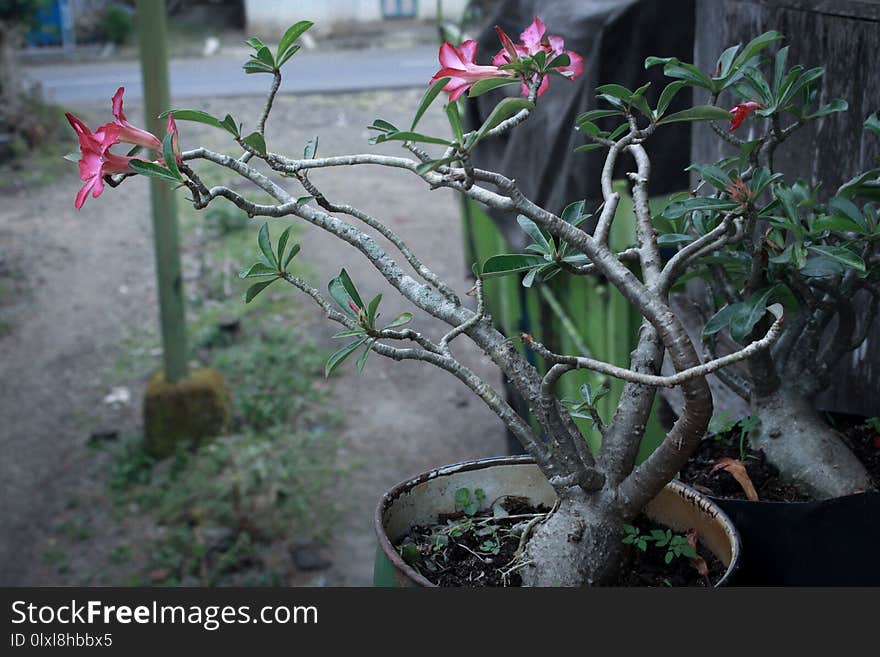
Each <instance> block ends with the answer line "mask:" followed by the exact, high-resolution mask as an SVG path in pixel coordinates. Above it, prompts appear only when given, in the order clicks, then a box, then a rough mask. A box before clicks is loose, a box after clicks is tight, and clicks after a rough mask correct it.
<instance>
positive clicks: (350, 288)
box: [339, 269, 364, 308]
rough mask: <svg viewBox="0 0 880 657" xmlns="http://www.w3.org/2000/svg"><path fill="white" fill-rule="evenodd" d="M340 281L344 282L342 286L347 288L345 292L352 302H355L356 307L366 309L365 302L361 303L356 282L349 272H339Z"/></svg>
mask: <svg viewBox="0 0 880 657" xmlns="http://www.w3.org/2000/svg"><path fill="white" fill-rule="evenodd" d="M339 279H340V281H341V282H342V285H343V286H344V287H345V291H346V292H348V296H349V297H351V300H352V301H354V303H355V305H356V306H357V307H358V308H363V307H364V302H363V301H361V295H360V294H358V291H357V288H356V287H355V285H354V282H353V281H352V280H351V277H349V275H348V272H347V271H345V270H344V269H343V270H342V271H340V272H339Z"/></svg>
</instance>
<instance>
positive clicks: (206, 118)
mask: <svg viewBox="0 0 880 657" xmlns="http://www.w3.org/2000/svg"><path fill="white" fill-rule="evenodd" d="M169 114H174V120H175V121H193V122H195V123H204V124H205V125H209V126H212V127H214V128H220V129H221V130H226V131H227V132H229V133H231V134H232V135H234V136H238V130H237V129H236V127H235V121H232V126H231V129H230V125H229V123H227V122H226V120H223V121H221V120H220V119H218V118H217V117H215V116H211V115H210V114H208V113H207V112H203V111H201V110H192V109H175V110H168V111H167V112H162V113H161V114H160V115H159V118H160V119H164V118H167V116H168V115H169ZM226 118H227V119H230V120H231V119H232V117H231V116H229V115H228V114H227V115H226Z"/></svg>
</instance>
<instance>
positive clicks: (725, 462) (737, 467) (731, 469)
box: [709, 456, 758, 502]
mask: <svg viewBox="0 0 880 657" xmlns="http://www.w3.org/2000/svg"><path fill="white" fill-rule="evenodd" d="M718 470H724V471H725V472H728V473H730V474H731V475H732V476H733V478H734V479H736V481H737V483H739V485H740V486H741V487H742V489H743V492H744V493H745V494H746V497H747V498H748V499H750V500H751V501H752V502H757V501H758V491H756V490H755V485H754V484H753V483H752V480H751V478H750V477H749V473H748V470H746V464H745V463H743V462H742V461H740V460H739V459H732V458H730V457H729V456H726V457H724V458H721V459H718V460H717V461H715V465H714V466H712V469H711V470H710V471H709V474H715V473H716V472H717V471H718Z"/></svg>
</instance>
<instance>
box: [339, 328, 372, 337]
mask: <svg viewBox="0 0 880 657" xmlns="http://www.w3.org/2000/svg"><path fill="white" fill-rule="evenodd" d="M360 335H366V333H365V332H364V329H362V328H355V329H346V330H345V331H340V332H339V333H336V334H335V335H334V336H333V337H334V338H353V337H355V336H360Z"/></svg>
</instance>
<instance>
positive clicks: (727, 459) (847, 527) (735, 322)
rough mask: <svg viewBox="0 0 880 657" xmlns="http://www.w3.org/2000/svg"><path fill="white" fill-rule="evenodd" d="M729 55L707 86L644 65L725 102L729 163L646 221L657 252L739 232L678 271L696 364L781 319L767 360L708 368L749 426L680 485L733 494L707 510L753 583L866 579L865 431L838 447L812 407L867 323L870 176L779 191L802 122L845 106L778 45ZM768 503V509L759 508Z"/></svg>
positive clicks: (869, 130)
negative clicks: (726, 227)
mask: <svg viewBox="0 0 880 657" xmlns="http://www.w3.org/2000/svg"><path fill="white" fill-rule="evenodd" d="M765 36H766V38H770V39H772V40H778V39H780V38H781V37H780V35H778V34H775V33H768V35H765ZM738 53H739V50H738V48H737V47H734V48H731V49H729V50H727V51H725V52H724V53H722V55H721V56H720V57H719V59H718V61H717V64H716V67H717V68H716V71H715V74H714V75H712V76H710V75H707V74H706V73H704V72H703V71H701V70H700V69H698V68H697V67H695V66H694V65H692V64H688V63H683V62H680V61H678V60H671V59H652V60H650V61H649V62H647V64H648V65H662V66H663V67H664V70H665V71H666V73H667V75H669V76H671V77H673V78H676V79H679V80H681V83H682V84H684V85H687V86H692V87H694V89H695V93H703V94H705V95H706V96H707V98H708V102H709V103H710V104H711V105H713V106H717V105H718V104H719V97H720V96H721V94H722V93H727V94H732V95H734V96H735V97H736V98H737V100H738V101H739V103H738V104H737V105H736V107H735V108H734V110H732V111H733V112H734V117H733V120H732V121H731V125H730V129H727V130H726V129H724V128H723V127H722V126H720V125H717V124H714V123H713V124H712V127H713V129H714V131H715V132H716V133H717V134H718V136H719V138H721V139H724V140H725V141H727V142H729V143H730V144H732V145H733V146H734V147H735V148H736V150H737V151H738V152H737V153H736V154H735V155H733V156H731V157H727V158H724V159H722V160H720V161H718V162H715V163H711V164H694V165H692V167H691V168H692V170H694V171H695V172H696V173H697V174H698V175H699V178H700V179H699V184H698V185H697V188H696V189H695V190H693V191H691V192H690V193H686V194H682V195H680V197H678V198H673V199H672V202H671V203H670V204H669V205H667V207H666V208H665V210H663V212H662V213H660V214H659V216H657V217H655V223H656V225H657V227H658V229H659V230H660V231H661V232H662V233H663V235H661V237H660V241H661V242H662V243H665V244H676V245H682V246H683V245H689V244H691V243H693V242H695V241H696V240H698V239H700V238H701V236H702V235H703V234H705V232H706V230H707V229H712V228H713V227H715V226H717V225H719V224H723V222H725V221H733V222H737V221H739V222H741V229H740V235H739V238H738V239H735V240H729V241H727V243H726V244H725V245H724V246H723V247H721V248H719V249H717V250H715V251H713V252H712V253H710V254H706V255H705V256H703V257H701V258H698V259H696V260H694V261H693V262H692V263H691V266H690V268H689V273H688V275H687V276H689V277H693V278H694V279H695V280H693V282H691V283H689V284H688V297H689V298H691V299H693V298H696V299H698V300H699V305H698V308H699V312H700V313H701V314H702V321H703V326H701V329H702V342H703V346H704V349H705V351H706V353H707V358H716V357H718V356H719V355H723V354H724V353H726V352H729V351H731V350H733V351H735V350H737V349H740V348H741V346H742V345H747V344H749V343H750V342H751V341H752V340H754V339H756V338H758V337H760V336H761V335H763V332H764V331H765V330H766V329H767V327H768V326H769V323H768V321H767V320H766V318H765V317H764V308H765V307H766V306H767V305H768V304H771V303H780V304H782V305H783V306H784V307H785V314H786V322H785V325H784V326H783V328H782V331H781V334H780V337H779V339H778V340H777V341H776V342H775V343H774V344H773V345H772V346H771V347H770V348H769V349H766V350H763V351H761V352H760V353H758V354H756V355H755V356H754V357H752V358H750V359H749V360H748V361H744V362H743V363H741V364H739V365H737V366H734V367H731V368H728V369H725V370H721V371H718V372H717V373H716V376H718V377H719V379H721V381H722V382H723V383H724V384H725V385H726V386H727V387H728V388H729V389H730V390H732V391H734V392H735V393H736V394H737V395H739V396H740V397H742V399H743V400H745V401H746V402H747V403H748V404H749V406H750V409H751V415H750V416H748V417H744V418H733V419H732V420H725V419H724V418H717V419H718V420H719V421H718V422H717V423H716V424H717V427H715V429H717V430H715V431H711V432H710V433H711V434H715V435H710V436H708V437H707V439H706V441H704V443H703V445H702V446H701V448H700V449H699V450H698V453H697V454H696V455H695V457H694V459H692V461H691V463H689V464H688V466H687V467H686V469H685V471H684V473H683V478H684V479H685V480H686V481H689V482H691V483H693V484H695V485H698V486H700V487H701V489H702V490H705V491H706V492H709V491H712V492H714V493H716V494H718V495H719V496H724V494H725V493H731V492H736V493H738V497H741V498H745V499H742V500H734V501H726V500H723V499H718V500H717V501H718V502H719V504H720V505H721V506H722V508H724V509H725V510H726V511H727V512H728V513H729V514H730V515H731V517H733V518H734V520H735V523H736V524H737V527H738V528H739V529H740V531H741V532H742V534H743V541H744V544H745V547H746V551H745V554H746V555H747V556H746V557H745V563H744V567H743V572H742V573H741V575H743V576H745V577H746V578H748V579H750V580H751V581H754V582H756V583H764V584H857V583H863V584H864V583H869V582H873V583H876V582H880V570H878V568H877V566H876V560H875V559H873V557H872V556H871V555H873V553H875V552H876V547H877V545H878V544H880V533H878V530H877V529H876V528H875V527H874V526H873V523H872V521H871V518H873V517H875V516H876V513H877V512H878V511H880V495H877V494H876V493H869V494H867V495H862V494H861V493H864V492H865V491H872V490H873V489H874V487H875V486H876V483H877V477H878V476H880V470H878V468H877V461H878V460H877V459H876V458H874V457H873V455H874V454H875V453H876V451H877V445H876V444H875V440H874V438H875V436H876V431H872V430H870V426H868V425H867V424H864V423H860V422H851V421H844V422H843V424H848V425H851V426H850V427H849V430H848V435H846V436H845V435H843V432H842V431H839V430H838V428H842V427H837V428H836V427H835V426H832V425H831V424H829V422H828V421H826V419H825V418H823V417H821V416H820V414H819V412H818V411H817V409H816V404H815V398H816V396H817V395H818V394H819V393H821V392H822V391H823V390H825V389H826V388H827V387H828V386H830V385H833V381H832V380H831V373H832V370H833V368H834V366H835V365H836V364H837V363H838V362H839V361H840V360H841V359H842V358H844V357H845V356H846V355H847V354H848V353H849V352H851V351H853V350H855V349H858V348H859V347H860V346H862V345H863V343H864V342H865V341H866V340H867V339H868V334H869V329H870V327H871V326H872V325H873V323H874V319H875V317H876V312H877V307H878V302H880V266H878V265H880V257H878V254H877V244H878V241H880V217H878V209H877V205H876V201H877V200H878V199H880V168H873V169H870V170H868V171H865V172H861V173H859V174H858V175H856V176H854V177H853V178H852V179H850V180H849V181H847V182H845V183H844V184H843V185H841V186H840V188H838V189H836V190H834V189H824V188H823V187H822V186H821V184H810V183H807V182H805V181H803V180H797V181H786V180H785V179H784V177H783V175H782V174H781V173H779V172H778V171H777V170H775V169H774V154H776V153H777V150H778V149H779V148H785V142H787V141H788V140H790V139H796V136H797V133H798V131H799V130H800V129H801V128H803V127H804V126H805V125H807V124H809V123H811V122H814V121H821V120H827V119H826V117H829V116H831V115H833V114H835V113H837V112H842V111H846V110H847V103H846V102H845V101H843V100H840V99H834V100H831V101H830V102H827V103H824V104H822V103H820V102H819V99H820V97H821V94H820V91H821V89H820V81H821V77H822V74H823V70H822V69H821V68H814V69H805V68H804V67H802V66H799V65H796V66H789V63H788V48H787V47H783V48H780V49H779V50H778V51H777V52H776V53H775V55H774V56H773V57H772V58H765V59H763V60H761V59H754V60H752V61H751V62H749V63H747V64H745V65H744V66H742V67H741V68H736V67H735V66H734V65H733V62H734V61H735V58H736V57H737V55H738ZM734 102H736V101H734ZM746 121H748V123H747V124H746V123H745V122H746ZM864 126H865V129H866V131H865V132H866V135H865V138H866V139H872V138H876V136H880V120H878V116H877V115H876V114H873V115H871V116H869V117H867V120H866V121H865V123H864ZM679 248H682V247H679ZM860 457H861V458H860ZM866 466H868V467H866ZM753 480H754V481H753ZM737 482H738V483H737ZM740 486H741V489H740V488H739V487H740ZM759 491H760V493H759ZM768 496H769V497H770V500H772V501H765V499H766V498H767V497H768ZM807 500H813V501H807ZM823 500H824V501H823ZM774 528H775V529H776V530H779V529H780V528H784V530H783V531H781V532H780V531H774ZM832 537H834V538H832ZM789 538H790V540H789ZM794 546H800V547H799V548H798V549H794Z"/></svg>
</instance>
